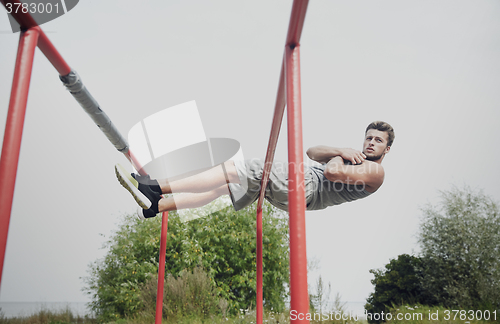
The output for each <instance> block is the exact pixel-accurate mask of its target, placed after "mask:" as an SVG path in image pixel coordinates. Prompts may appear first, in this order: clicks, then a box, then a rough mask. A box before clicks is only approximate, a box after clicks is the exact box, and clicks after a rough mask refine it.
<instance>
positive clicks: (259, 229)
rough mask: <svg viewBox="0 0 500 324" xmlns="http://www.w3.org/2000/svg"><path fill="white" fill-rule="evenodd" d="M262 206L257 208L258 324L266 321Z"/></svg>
mask: <svg viewBox="0 0 500 324" xmlns="http://www.w3.org/2000/svg"><path fill="white" fill-rule="evenodd" d="M262 252H263V251H262V206H257V254H256V258H257V264H256V265H257V289H256V292H257V296H256V297H257V305H256V306H257V307H256V312H257V313H256V319H257V322H256V323H257V324H262V321H263V320H264V316H263V315H264V305H263V303H264V294H263V291H262V287H263V285H262V281H263V262H262Z"/></svg>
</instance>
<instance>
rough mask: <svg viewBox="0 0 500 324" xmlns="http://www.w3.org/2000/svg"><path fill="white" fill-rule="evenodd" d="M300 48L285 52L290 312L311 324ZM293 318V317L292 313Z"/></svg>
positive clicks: (301, 320)
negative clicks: (307, 316)
mask: <svg viewBox="0 0 500 324" xmlns="http://www.w3.org/2000/svg"><path fill="white" fill-rule="evenodd" d="M299 48H300V46H298V45H291V46H287V47H286V49H285V69H286V91H287V100H286V102H287V116H288V212H289V215H290V216H289V229H290V296H291V302H290V311H291V312H296V314H297V316H296V318H295V317H292V316H291V319H290V320H291V322H297V323H309V320H307V319H306V315H307V313H308V312H309V292H308V290H307V256H306V215H305V207H306V204H305V188H304V159H303V147H302V107H301V96H300V52H299ZM291 315H292V313H291Z"/></svg>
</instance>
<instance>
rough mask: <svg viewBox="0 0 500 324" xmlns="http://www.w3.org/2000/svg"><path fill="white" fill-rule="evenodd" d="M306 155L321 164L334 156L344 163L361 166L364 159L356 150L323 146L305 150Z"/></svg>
mask: <svg viewBox="0 0 500 324" xmlns="http://www.w3.org/2000/svg"><path fill="white" fill-rule="evenodd" d="M306 154H307V156H308V157H309V158H310V159H311V160H314V161H316V162H319V163H322V164H323V163H328V162H329V161H330V160H331V159H333V158H334V157H336V156H340V157H342V158H343V159H344V160H345V161H350V162H351V163H352V164H361V163H362V162H363V161H364V160H365V159H366V156H365V155H364V154H363V153H361V152H360V151H358V150H354V149H351V148H336V147H331V146H325V145H319V146H314V147H311V148H309V149H308V150H307V152H306Z"/></svg>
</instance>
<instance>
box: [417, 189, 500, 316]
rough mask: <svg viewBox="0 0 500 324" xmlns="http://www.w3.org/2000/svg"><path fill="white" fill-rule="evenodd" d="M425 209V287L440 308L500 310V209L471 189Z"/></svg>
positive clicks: (422, 237) (443, 195)
mask: <svg viewBox="0 0 500 324" xmlns="http://www.w3.org/2000/svg"><path fill="white" fill-rule="evenodd" d="M441 198H442V201H441V203H440V204H439V205H437V206H432V205H428V206H426V207H425V208H423V209H422V211H423V214H424V217H423V221H422V223H421V227H420V232H419V242H420V245H421V248H422V271H423V274H424V278H423V285H424V286H425V289H426V290H427V291H429V292H430V293H432V296H433V298H434V299H435V300H437V302H438V303H439V304H440V305H443V306H446V307H461V308H478V309H480V308H483V307H485V308H488V307H496V308H500V212H499V208H498V204H497V203H496V202H495V201H493V199H492V198H490V197H488V196H486V195H485V194H483V193H482V192H480V191H479V192H475V191H473V190H471V189H470V188H469V187H465V188H463V189H458V188H453V189H452V190H450V191H444V192H441Z"/></svg>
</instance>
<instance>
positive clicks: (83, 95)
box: [59, 71, 128, 153]
mask: <svg viewBox="0 0 500 324" xmlns="http://www.w3.org/2000/svg"><path fill="white" fill-rule="evenodd" d="M59 79H61V81H62V82H63V84H64V85H65V86H66V89H68V90H69V92H70V93H71V94H72V95H73V97H75V99H76V101H78V103H79V104H80V106H82V108H83V109H84V110H85V111H86V112H87V114H89V115H90V117H91V118H92V120H94V123H96V125H97V126H98V127H99V128H100V129H101V130H102V132H103V133H104V135H106V137H107V138H108V139H109V141H110V142H111V143H112V144H113V145H114V146H115V148H116V149H117V150H118V151H120V152H122V153H127V152H128V143H127V140H126V139H125V138H123V136H122V135H121V134H120V133H119V132H118V130H117V129H116V127H115V125H113V123H112V122H111V120H110V119H109V117H108V115H106V113H105V112H104V111H102V110H101V108H99V104H98V103H97V101H96V100H95V99H94V97H92V95H91V94H90V93H89V91H88V90H87V88H86V87H85V86H84V85H83V83H82V80H81V79H80V76H79V75H78V74H77V73H76V72H75V71H71V72H70V73H69V74H68V75H64V76H61V75H60V76H59Z"/></svg>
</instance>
